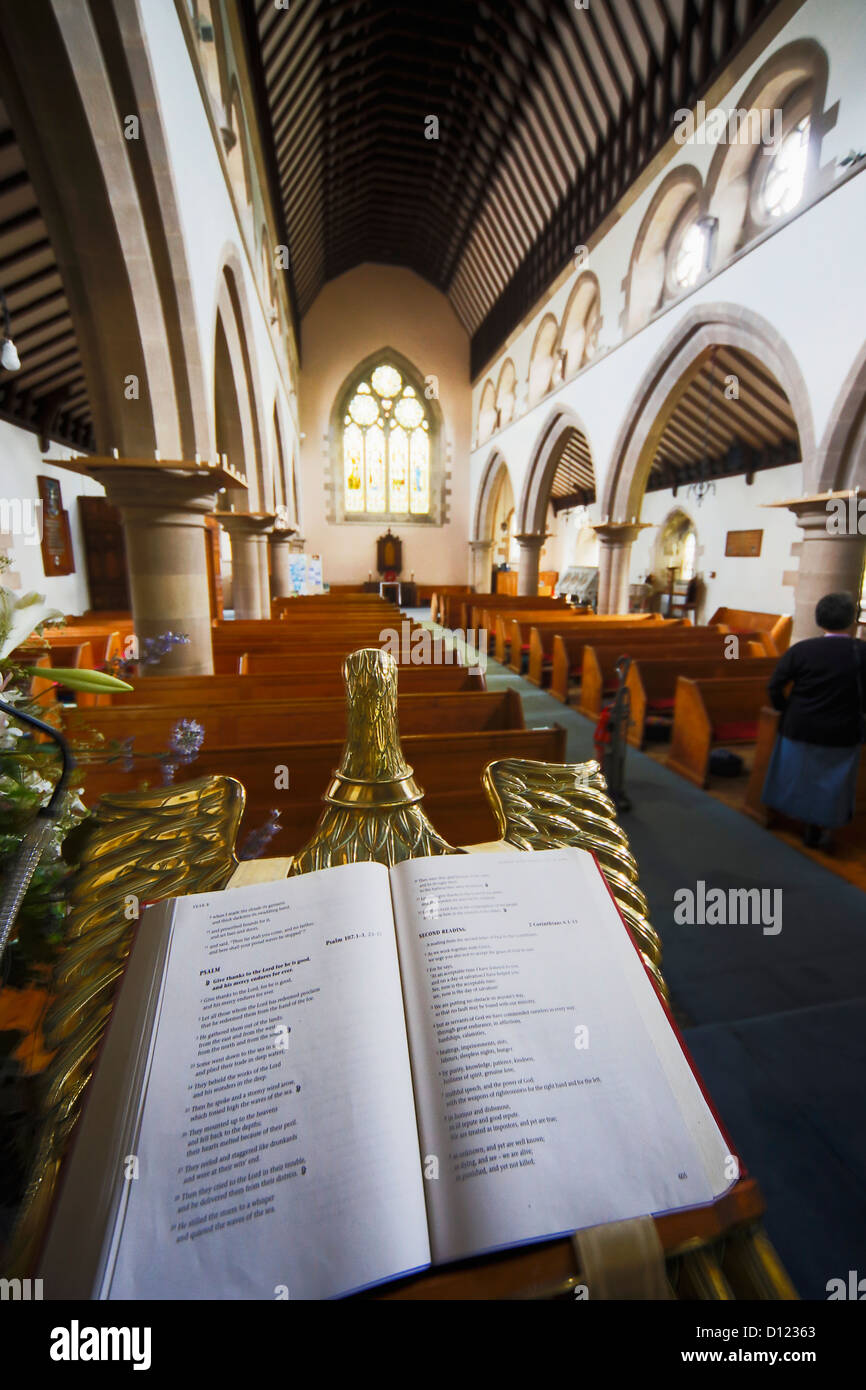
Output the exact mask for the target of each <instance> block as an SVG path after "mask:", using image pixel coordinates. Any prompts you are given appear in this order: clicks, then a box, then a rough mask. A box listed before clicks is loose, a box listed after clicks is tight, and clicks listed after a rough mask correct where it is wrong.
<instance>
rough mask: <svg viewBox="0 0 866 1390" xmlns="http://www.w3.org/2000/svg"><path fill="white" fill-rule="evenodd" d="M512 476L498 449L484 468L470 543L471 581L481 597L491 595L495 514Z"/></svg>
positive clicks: (476, 501) (476, 499) (473, 517)
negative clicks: (507, 481) (503, 488)
mask: <svg viewBox="0 0 866 1390" xmlns="http://www.w3.org/2000/svg"><path fill="white" fill-rule="evenodd" d="M510 476H511V475H510V473H509V471H508V464H507V463H506V461H505V458H504V456H503V455H502V454H501V453H500V452H499V450H498V449H494V450H493V451H492V453H491V454H490V457H489V458H488V460H487V462H486V464H485V465H484V472H483V473H482V475H481V483H480V485H479V488H478V494H477V496H476V498H475V510H474V512H473V516H472V539H471V540H470V542H469V550H470V555H471V565H472V569H471V576H470V578H471V583H472V587H473V588H474V589H475V590H476V592H477V593H486V592H487V591H488V585H489V583H490V573H491V566H492V556H493V543H494V539H495V538H494V535H493V513H494V509H495V506H496V499H497V497H498V495H499V490H500V488H501V486H502V483H503V480H504V479H505V478H510Z"/></svg>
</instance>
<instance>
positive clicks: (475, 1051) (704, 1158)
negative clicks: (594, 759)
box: [391, 849, 729, 1263]
mask: <svg viewBox="0 0 866 1390" xmlns="http://www.w3.org/2000/svg"><path fill="white" fill-rule="evenodd" d="M391 881H392V893H393V896H394V904H395V917H396V922H397V935H398V943H399V947H400V965H401V972H402V976H403V989H404V994H405V997H406V1016H407V1020H408V1025H409V1040H410V1050H411V1054H412V1068H413V1077H414V1085H415V1097H416V1106H417V1110H418V1117H419V1131H420V1134H421V1147H422V1154H423V1158H424V1165H425V1177H426V1181H425V1192H426V1195H427V1205H428V1214H429V1225H430V1243H431V1249H432V1252H433V1259H434V1262H436V1263H444V1262H447V1261H449V1260H454V1259H459V1258H461V1257H463V1256H467V1255H473V1254H478V1253H481V1252H484V1251H489V1250H494V1249H498V1248H500V1247H502V1246H508V1245H514V1244H518V1243H519V1242H522V1241H529V1240H538V1239H542V1238H545V1237H549V1236H550V1237H552V1236H556V1235H562V1234H564V1233H570V1232H572V1231H574V1230H578V1229H580V1228H582V1227H585V1226H591V1225H595V1224H597V1223H600V1222H606V1221H617V1220H625V1219H627V1218H630V1217H635V1216H642V1215H647V1214H654V1213H657V1212H662V1211H666V1210H668V1209H671V1208H674V1207H686V1206H692V1205H696V1204H698V1203H703V1202H708V1201H711V1200H712V1198H713V1197H714V1195H717V1193H719V1192H721V1191H724V1190H725V1188H726V1187H727V1186H728V1185H729V1182H728V1180H727V1179H726V1178H725V1176H724V1158H725V1155H726V1152H727V1145H726V1143H725V1141H724V1139H723V1137H722V1135H721V1133H720V1131H719V1129H718V1127H717V1125H716V1124H715V1121H714V1120H713V1118H712V1115H711V1113H710V1111H709V1108H708V1106H707V1105H706V1102H705V1101H704V1099H703V1097H702V1095H701V1092H700V1087H699V1086H698V1084H697V1082H696V1080H695V1078H694V1075H693V1073H692V1071H691V1069H690V1067H689V1065H688V1063H687V1061H686V1059H685V1057H684V1055H683V1053H682V1050H681V1049H680V1048H679V1046H678V1045H676V1039H675V1035H674V1034H673V1031H672V1029H671V1027H670V1023H669V1021H668V1019H667V1017H666V1015H665V1013H664V1010H663V1009H662V1007H661V1005H660V1003H659V1001H658V999H657V997H656V995H655V992H654V990H653V988H652V985H651V984H650V982H649V980H648V978H647V976H646V972H645V970H644V968H643V965H642V964H641V961H640V958H639V956H638V954H637V952H636V951H635V949H634V946H633V944H632V942H631V941H630V939H629V937H628V934H627V930H626V928H625V926H624V924H623V922H622V919H621V917H620V916H619V913H618V911H617V909H616V906H615V904H614V902H613V900H612V899H611V897H610V894H609V892H608V890H607V887H606V885H605V883H604V880H603V879H602V877H601V873H600V871H599V869H598V867H597V865H596V864H595V861H594V860H593V858H592V856H591V855H590V854H588V853H586V852H584V851H582V850H576V849H565V850H549V851H543V852H540V853H524V852H520V851H509V852H505V853H503V854H501V855H498V856H494V855H491V856H489V857H487V856H485V857H484V860H483V861H481V860H479V859H473V858H470V857H467V858H457V857H448V858H438V859H423V860H418V859H416V860H412V861H409V862H407V863H404V864H400V865H398V866H397V867H396V868H394V869H392V871H391ZM636 999H639V1001H640V1002H639V1003H636ZM666 1037H670V1038H673V1039H674V1046H673V1048H671V1047H670V1046H669V1045H668V1044H667V1043H666V1042H663V1043H660V1045H659V1046H657V1045H656V1044H657V1041H659V1040H662V1039H665V1038H666ZM696 1118H697V1120H699V1122H700V1126H701V1132H700V1133H699V1134H696V1133H695V1132H694V1129H695V1122H696Z"/></svg>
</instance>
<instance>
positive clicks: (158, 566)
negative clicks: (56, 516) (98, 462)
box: [88, 460, 218, 676]
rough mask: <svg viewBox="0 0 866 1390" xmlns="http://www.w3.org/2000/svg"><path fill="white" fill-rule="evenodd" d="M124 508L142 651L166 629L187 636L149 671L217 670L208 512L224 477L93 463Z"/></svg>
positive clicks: (194, 471)
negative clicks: (219, 479) (206, 518)
mask: <svg viewBox="0 0 866 1390" xmlns="http://www.w3.org/2000/svg"><path fill="white" fill-rule="evenodd" d="M88 472H91V474H92V476H93V477H94V478H95V479H96V481H97V482H99V483H101V484H102V485H103V487H104V488H105V490H106V493H107V495H108V500H109V502H111V503H112V504H113V505H114V506H116V507H119V508H120V513H121V516H122V518H123V529H124V533H125V537H126V565H127V571H128V574H129V590H130V601H131V603H132V617H133V623H134V627H135V635H136V637H137V638H138V642H139V650H141V646H142V645H143V642H144V639H145V638H146V637H158V636H160V635H161V634H162V633H165V632H174V633H181V634H183V635H185V636H188V637H189V642H188V643H187V644H184V645H182V646H181V645H178V646H176V647H172V648H171V650H170V651H169V652H168V653H167V654H166V655H165V656H164V657H163V658H162V659H161V660H160V662H159V664H158V665H156V666H142V668H141V674H142V675H143V676H151V675H153V676H202V675H210V674H211V673H212V672H213V652H212V647H211V610H210V593H209V588H208V571H207V549H206V547H207V546H208V545H209V544H210V537H209V536H208V531H207V527H206V526H205V517H206V516H207V514H208V513H209V512H212V511H213V508H214V505H215V502H216V490H217V486H218V483H217V481H215V480H212V479H211V478H209V477H207V476H206V470H205V476H203V475H202V470H201V469H193V467H192V465H191V466H190V472H189V473H183V472H180V471H177V472H175V471H173V470H171V471H170V470H168V469H166V468H159V467H147V466H144V465H142V466H138V465H135V464H133V465H131V466H127V467H123V466H122V464H121V461H120V460H118V466H117V467H115V468H112V467H111V466H110V465H109V466H106V467H102V466H99V467H97V466H93V467H92V469H88Z"/></svg>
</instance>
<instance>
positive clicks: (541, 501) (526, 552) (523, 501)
mask: <svg viewBox="0 0 866 1390" xmlns="http://www.w3.org/2000/svg"><path fill="white" fill-rule="evenodd" d="M575 438H577V439H579V440H580V443H581V451H582V453H583V454H584V456H585V457H586V458H588V459H589V461H590V463H589V467H590V468H591V461H592V451H591V448H590V445H589V440H588V438H587V434H586V429H585V427H584V424H583V421H582V420H581V419H580V416H579V415H577V414H576V413H575V412H574V411H573V410H572V409H571V408H570V407H569V406H566V405H557V406H555V407H554V408H553V410H552V411H551V412H550V414H549V415H548V417H547V419H546V421H545V422H544V425H543V426H542V429H541V433H540V434H539V436H538V439H537V440H536V443H535V448H534V449H533V451H532V457H531V458H530V461H529V467H528V468H527V470H526V476H525V478H524V480H523V488H522V491H521V494H520V502H519V503H518V507H517V541H518V544H519V546H520V573H519V577H518V581H517V591H518V593H520V594H534V593H535V592H536V591H537V588H538V565H539V556H540V554H541V547H542V545H543V544H544V533H545V526H546V523H547V508H548V505H549V503H550V495H551V490H552V488H553V480H554V477H555V475H556V470H557V468H558V467H559V464H560V461H561V460H562V457H563V454H565V451H566V449H567V448H568V447H569V445H570V443H571V442H573V441H574V440H575Z"/></svg>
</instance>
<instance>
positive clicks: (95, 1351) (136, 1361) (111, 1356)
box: [49, 1318, 150, 1371]
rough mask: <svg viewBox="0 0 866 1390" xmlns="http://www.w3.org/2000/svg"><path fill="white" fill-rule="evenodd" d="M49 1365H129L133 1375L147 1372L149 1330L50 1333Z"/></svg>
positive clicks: (72, 1326)
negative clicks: (128, 1363)
mask: <svg viewBox="0 0 866 1390" xmlns="http://www.w3.org/2000/svg"><path fill="white" fill-rule="evenodd" d="M49 1352H50V1356H51V1360H52V1361H131V1362H132V1369H133V1370H134V1371H149V1370H150V1328H149V1327H79V1324H78V1320H77V1318H73V1320H72V1322H71V1323H70V1325H69V1327H54V1328H52V1329H51V1347H50V1349H49Z"/></svg>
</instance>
